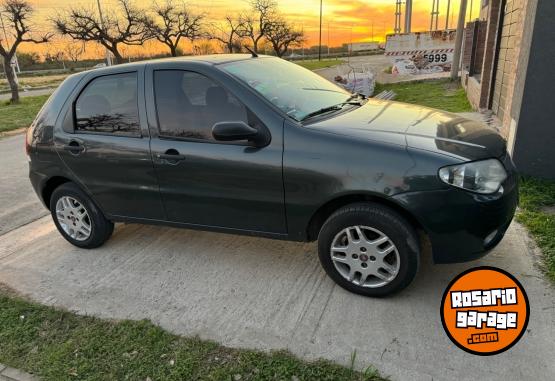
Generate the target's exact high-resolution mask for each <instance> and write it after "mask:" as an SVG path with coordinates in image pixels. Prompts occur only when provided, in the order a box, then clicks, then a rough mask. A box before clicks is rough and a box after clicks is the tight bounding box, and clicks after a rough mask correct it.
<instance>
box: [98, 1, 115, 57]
mask: <svg viewBox="0 0 555 381" xmlns="http://www.w3.org/2000/svg"><path fill="white" fill-rule="evenodd" d="M96 4H97V5H98V15H99V16H100V27H101V28H102V29H103V30H104V32H106V28H105V26H104V17H102V7H101V6H100V0H96ZM105 49H106V64H107V65H108V66H112V57H111V56H110V52H109V51H108V48H105Z"/></svg>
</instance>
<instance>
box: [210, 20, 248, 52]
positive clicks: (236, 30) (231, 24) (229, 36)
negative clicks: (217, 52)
mask: <svg viewBox="0 0 555 381" xmlns="http://www.w3.org/2000/svg"><path fill="white" fill-rule="evenodd" d="M243 22H244V20H243V19H241V18H240V17H239V18H234V17H233V16H226V17H225V19H224V21H223V22H222V23H220V24H217V25H215V26H213V31H212V32H211V33H210V38H211V39H213V40H217V41H219V42H221V43H222V44H223V45H224V49H225V50H226V51H227V52H229V53H234V52H240V51H241V40H242V39H243V29H244V24H243Z"/></svg>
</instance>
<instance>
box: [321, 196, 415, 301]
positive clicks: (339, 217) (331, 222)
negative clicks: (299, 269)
mask: <svg viewBox="0 0 555 381" xmlns="http://www.w3.org/2000/svg"><path fill="white" fill-rule="evenodd" d="M359 225H360V226H367V227H370V228H373V229H377V230H379V231H380V232H382V233H384V234H385V235H387V237H388V238H389V239H390V241H391V242H392V243H393V244H394V245H395V247H396V249H397V252H398V254H399V268H398V272H397V275H396V276H395V278H394V279H392V280H391V281H390V283H387V284H385V285H383V286H378V287H375V288H370V287H363V286H361V285H358V284H355V283H353V282H351V281H349V280H348V279H346V278H345V277H344V276H343V275H341V273H340V272H339V271H338V269H337V268H336V267H335V265H334V262H333V261H332V258H331V245H332V243H333V240H334V238H335V236H336V235H337V234H339V233H340V232H341V231H342V230H343V229H345V228H347V227H351V226H359ZM417 237H418V236H417V234H416V232H415V230H414V228H413V227H412V226H411V224H410V223H409V222H408V221H407V220H406V219H405V218H403V217H402V216H401V215H400V214H399V213H397V212H395V211H394V210H392V209H391V208H388V207H386V206H384V205H381V204H378V203H370V202H367V203H356V204H351V205H347V206H345V207H342V208H340V209H339V210H337V211H336V212H335V213H333V214H332V215H331V216H330V217H329V218H328V219H327V221H326V222H325V223H324V225H323V226H322V228H321V230H320V234H319V235H318V254H319V257H320V262H321V264H322V266H323V267H324V270H325V271H326V273H327V274H328V275H329V276H330V278H332V279H333V280H334V281H335V282H336V283H337V284H338V285H339V286H341V287H343V288H344V289H346V290H348V291H351V292H354V293H356V294H360V295H365V296H373V297H381V296H386V295H390V294H393V293H395V292H398V291H400V290H402V289H404V288H405V287H407V286H408V285H409V284H410V283H411V282H412V280H413V279H414V277H415V275H416V273H417V271H418V266H419V262H420V249H419V245H418V238H417Z"/></svg>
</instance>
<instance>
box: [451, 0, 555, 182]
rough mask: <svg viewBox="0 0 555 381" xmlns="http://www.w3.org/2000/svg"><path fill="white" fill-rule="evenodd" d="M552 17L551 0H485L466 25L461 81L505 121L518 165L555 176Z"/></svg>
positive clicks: (554, 5) (554, 4)
mask: <svg viewBox="0 0 555 381" xmlns="http://www.w3.org/2000/svg"><path fill="white" fill-rule="evenodd" d="M553 20H555V1H553V0H482V8H481V12H480V17H479V19H477V20H476V21H474V22H471V23H468V24H467V26H466V33H465V39H464V51H463V60H462V61H463V62H462V64H463V71H462V84H463V86H464V87H465V88H466V90H467V94H468V99H469V100H470V103H471V104H472V105H473V107H474V108H475V109H480V110H491V111H492V113H493V114H494V115H495V116H496V117H497V118H498V119H499V121H500V122H501V124H502V126H503V130H502V134H503V135H504V136H505V137H506V139H507V141H508V148H509V151H510V152H511V153H512V155H513V160H514V162H515V164H516V165H517V167H518V169H519V170H520V171H521V172H522V173H525V174H529V175H534V176H541V177H547V178H552V179H555V124H554V122H553V105H554V104H555V102H554V98H555V71H554V66H553V64H554V62H555V43H554V41H555V26H554V24H553Z"/></svg>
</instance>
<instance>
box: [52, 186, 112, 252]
mask: <svg viewBox="0 0 555 381" xmlns="http://www.w3.org/2000/svg"><path fill="white" fill-rule="evenodd" d="M50 212H51V214H52V218H53V220H54V223H55V224H56V227H57V228H58V231H59V232H60V233H61V234H62V236H63V237H64V238H65V239H66V240H68V241H69V242H70V243H71V244H73V245H75V246H78V247H81V248H85V249H93V248H95V247H98V246H100V245H102V244H103V243H104V242H106V241H107V240H108V239H109V238H110V236H111V235H112V232H113V231H114V224H113V223H112V222H111V221H108V220H107V219H106V217H104V215H103V214H102V212H101V211H100V209H98V207H97V206H96V205H95V204H94V202H93V201H92V200H91V199H90V197H89V196H87V194H86V193H85V192H83V191H82V190H81V189H80V188H79V187H78V186H77V185H75V184H74V183H65V184H62V185H60V186H59V187H58V188H56V189H55V190H54V192H53V193H52V197H51V198H50Z"/></svg>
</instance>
